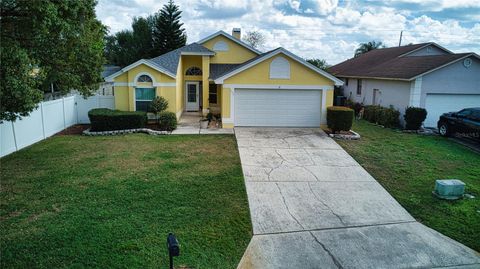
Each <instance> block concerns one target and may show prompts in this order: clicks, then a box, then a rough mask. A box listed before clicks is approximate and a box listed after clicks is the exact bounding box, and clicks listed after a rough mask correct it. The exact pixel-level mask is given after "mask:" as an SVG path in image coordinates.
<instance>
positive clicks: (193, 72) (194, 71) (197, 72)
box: [185, 66, 202, 76]
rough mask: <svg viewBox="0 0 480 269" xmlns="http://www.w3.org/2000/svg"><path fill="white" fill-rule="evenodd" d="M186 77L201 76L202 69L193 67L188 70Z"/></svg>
mask: <svg viewBox="0 0 480 269" xmlns="http://www.w3.org/2000/svg"><path fill="white" fill-rule="evenodd" d="M185 75H187V76H201V75H202V69H200V68H198V67H196V66H192V67H190V68H188V69H187V71H186V72H185Z"/></svg>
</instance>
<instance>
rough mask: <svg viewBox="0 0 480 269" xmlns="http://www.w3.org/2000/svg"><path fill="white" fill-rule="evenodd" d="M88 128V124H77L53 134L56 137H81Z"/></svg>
mask: <svg viewBox="0 0 480 269" xmlns="http://www.w3.org/2000/svg"><path fill="white" fill-rule="evenodd" d="M88 128H90V124H77V125H73V126H70V127H68V128H67V129H65V130H63V131H60V132H58V133H56V134H55V136H57V135H81V134H82V133H83V131H85V130H87V129H88Z"/></svg>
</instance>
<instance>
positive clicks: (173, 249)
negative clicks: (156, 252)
mask: <svg viewBox="0 0 480 269" xmlns="http://www.w3.org/2000/svg"><path fill="white" fill-rule="evenodd" d="M167 249H168V257H169V259H170V269H173V257H177V256H179V255H180V246H179V244H178V240H177V238H176V237H175V235H174V234H173V233H169V234H168V237H167Z"/></svg>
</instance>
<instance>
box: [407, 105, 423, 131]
mask: <svg viewBox="0 0 480 269" xmlns="http://www.w3.org/2000/svg"><path fill="white" fill-rule="evenodd" d="M403 118H404V119H405V129H407V130H418V129H420V127H421V126H422V122H423V121H424V120H425V119H426V118H427V110H425V108H421V107H413V106H410V107H407V109H406V110H405V115H403Z"/></svg>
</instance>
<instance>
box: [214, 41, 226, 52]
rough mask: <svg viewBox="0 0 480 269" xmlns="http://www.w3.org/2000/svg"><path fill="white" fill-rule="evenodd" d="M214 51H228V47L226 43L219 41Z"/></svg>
mask: <svg viewBox="0 0 480 269" xmlns="http://www.w3.org/2000/svg"><path fill="white" fill-rule="evenodd" d="M213 50H214V51H228V45H227V43H225V41H218V42H217V43H215V44H214V45H213Z"/></svg>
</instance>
